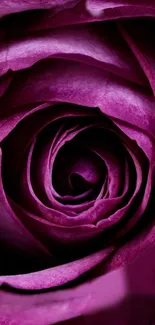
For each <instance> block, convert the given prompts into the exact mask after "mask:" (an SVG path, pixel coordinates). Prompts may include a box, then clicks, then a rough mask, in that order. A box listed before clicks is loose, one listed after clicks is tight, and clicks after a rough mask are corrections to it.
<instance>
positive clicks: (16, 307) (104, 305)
mask: <svg viewBox="0 0 155 325" xmlns="http://www.w3.org/2000/svg"><path fill="white" fill-rule="evenodd" d="M154 251H155V247H154V246H153V247H152V248H150V249H147V251H146V252H145V253H143V254H142V255H141V256H140V257H139V258H138V259H137V261H134V263H132V264H130V265H128V266H126V267H123V268H121V269H118V270H117V271H114V272H111V273H108V274H106V275H102V276H99V277H98V278H95V279H92V280H91V281H90V280H89V281H86V282H85V283H82V284H79V285H76V286H75V285H74V284H72V286H70V288H61V290H56V291H51V292H46V293H40V294H36V293H34V294H32V293H31V294H29V293H27V294H26V295H24V294H23V293H22V294H21V293H20V292H16V293H15V292H13V291H8V290H7V291H5V290H4V289H3V290H2V289H1V292H0V303H1V308H0V323H1V324H2V325H5V324H8V325H20V324H22V325H30V324H38V325H52V324H64V325H84V324H90V325H94V323H96V322H97V323H98V324H101V325H102V324H110V325H115V324H116V320H117V324H119V325H129V324H136V325H149V324H153V323H152V322H153V320H154V319H155V315H154V304H155V284H154V283H155V281H154V280H155V277H154V272H153V270H154V266H155V265H154ZM137 270H139V272H140V273H139V272H137ZM61 322H62V323H61Z"/></svg>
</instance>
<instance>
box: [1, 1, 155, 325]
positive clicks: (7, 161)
mask: <svg viewBox="0 0 155 325" xmlns="http://www.w3.org/2000/svg"><path fill="white" fill-rule="evenodd" d="M144 16H145V17H144ZM154 16H155V4H154V2H153V1H151V0H147V1H144V0H142V1H140V3H139V1H138V0H130V1H127V0H124V1H123V0H122V1H116V0H115V1H111V2H109V1H101V0H96V1H95V0H86V1H83V0H81V1H79V0H78V1H77V0H74V1H73V0H55V1H52V0H46V1H38V0H34V1H29V2H25V1H17V0H16V1H15V0H10V1H8V0H2V1H1V3H0V17H1V20H0V141H1V145H0V167H1V168H0V244H1V261H2V263H1V269H0V270H1V276H0V284H1V285H7V286H9V287H10V288H12V289H10V290H13V288H16V289H18V290H20V289H22V290H31V291H32V290H41V289H51V288H54V289H56V288H57V287H58V286H59V287H60V286H62V285H69V286H71V287H72V290H73V291H72V290H71V291H72V293H73V292H76V287H75V285H77V283H79V281H83V282H84V284H83V285H84V288H85V286H86V288H87V290H89V285H88V284H85V281H86V283H87V281H88V280H90V279H92V278H94V277H95V281H97V285H96V284H94V287H96V288H99V283H100V280H99V279H100V278H99V279H98V276H99V275H100V276H101V284H102V287H103V289H104V288H106V287H105V286H106V284H107V289H106V290H107V292H108V288H109V286H110V282H111V279H112V281H113V282H114V283H115V285H116V282H117V281H116V279H117V278H119V274H120V273H119V272H121V271H114V270H115V269H116V268H119V267H121V266H123V265H124V264H127V263H129V262H131V261H132V260H133V259H134V258H135V257H137V256H139V254H140V252H142V251H143V250H144V249H145V248H147V247H148V246H150V245H151V244H153V242H154V239H155V223H154V212H153V211H154V209H153V204H154V190H155V175H154V171H155V169H154V168H155V99H154V94H155V78H154V74H155V59H154V57H155V50H154V48H155V38H154V34H153V30H154V28H155V21H154V19H153V17H154ZM134 17H135V18H134ZM138 17H141V18H138ZM142 17H143V18H142ZM123 18H128V19H123ZM131 18H132V19H131ZM133 18H134V19H133ZM121 270H122V269H121ZM110 271H114V273H111V272H110ZM109 272H110V273H109ZM134 274H135V273H134ZM82 275H83V276H82ZM81 276H82V277H81ZM134 276H135V275H134ZM95 283H96V282H95ZM118 283H119V282H118ZM118 286H119V285H118ZM92 288H93V285H92V287H91V286H90V290H93V289H92ZM59 290H60V291H58V296H59V295H61V292H62V291H61V289H60V288H59ZM62 290H63V289H62ZM80 290H81V289H80ZM82 290H83V289H82ZM84 290H85V289H84ZM97 290H98V289H97ZM82 292H83V291H82ZM117 292H118V290H117ZM120 292H121V293H120V296H121V298H122V297H124V292H128V291H125V290H124V289H123V290H122V291H121V290H120ZM122 292H123V296H122ZM96 294H97V295H98V291H96ZM112 295H113V294H112ZM2 296H3V293H2ZM11 297H12V296H11ZM53 297H54V296H53ZM56 297H57V294H56ZM73 297H74V293H73ZM75 297H76V293H75ZM9 299H12V298H9ZM53 299H54V298H53ZM56 299H57V298H56ZM66 299H67V298H66ZM68 299H71V296H69V298H68ZM76 299H77V300H76ZM76 299H75V301H73V305H72V304H71V305H69V307H68V308H69V311H68V312H67V314H64V313H62V317H60V318H54V316H52V317H53V318H49V320H47V321H46V323H45V324H48V323H49V324H55V323H57V322H58V321H62V320H65V319H69V318H72V317H75V316H79V315H80V314H83V311H82V307H79V312H77V314H76V315H75V314H74V313H73V314H72V311H71V310H72V308H73V309H74V308H76V307H75V306H76V305H77V304H79V303H80V302H79V298H76ZM81 299H82V298H81ZM2 300H3V299H2ZM58 300H59V299H58ZM73 300H74V299H73ZM86 300H87V299H86ZM4 301H5V298H4ZM66 301H68V300H66ZM18 303H19V302H18V299H17V304H18ZM89 303H90V302H89V299H88V301H86V302H85V304H86V305H87V304H89ZM96 303H97V304H98V302H95V304H96ZM4 304H5V303H4ZM59 304H60V302H58V306H60V308H63V306H61V304H60V305H59ZM91 304H92V306H93V305H94V303H92V301H91V303H90V305H91ZM101 304H102V303H101ZM104 304H105V301H104ZM74 305H75V306H74ZM105 305H106V304H105ZM22 306H23V305H22ZM53 308H58V307H57V304H56V305H55V307H53ZM91 308H93V307H91ZM95 308H96V305H95ZM40 310H42V309H40ZM86 310H87V308H86ZM20 312H21V313H22V311H21V310H20ZM84 312H85V309H84ZM33 313H34V312H33V311H32V314H33ZM54 313H55V312H54V311H53V315H54ZM3 315H4V314H3V313H2V316H3ZM50 315H51V312H50ZM56 315H57V312H56ZM66 315H67V316H66ZM0 316H1V315H0ZM8 317H10V316H8ZM32 317H33V316H32ZM37 317H40V316H37ZM49 317H51V316H49ZM30 319H31V318H30ZM38 319H39V318H37V320H36V318H34V321H33V323H32V324H44V322H43V320H41V318H40V320H38ZM5 320H6V319H5V318H4V321H5ZM39 321H40V323H39ZM87 321H88V322H89V323H90V320H87ZM8 324H12V323H10V320H9V323H8ZM14 324H24V323H21V318H19V319H18V318H17V322H16V323H14ZM25 324H28V323H26V322H25ZM123 324H124V323H123ZM110 325H111V324H110Z"/></svg>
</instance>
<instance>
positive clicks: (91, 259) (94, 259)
mask: <svg viewBox="0 0 155 325" xmlns="http://www.w3.org/2000/svg"><path fill="white" fill-rule="evenodd" d="M112 251H113V248H112V247H109V248H108V249H103V250H102V251H99V252H97V253H94V254H92V255H89V256H87V257H84V258H82V259H80V260H76V261H74V262H71V263H68V264H64V265H60V266H56V267H53V268H51V269H46V270H43V271H39V272H35V273H29V274H22V275H15V276H1V277H0V284H1V285H2V284H8V285H10V286H13V287H15V288H18V289H26V290H41V289H47V288H51V287H55V286H60V285H63V284H65V283H66V282H68V281H71V280H74V279H76V278H77V277H79V276H80V275H81V274H83V273H85V272H86V271H88V270H90V269H91V268H93V267H94V266H96V265H97V264H99V263H100V262H101V261H103V260H106V258H107V257H108V256H109V255H110V254H111V253H112Z"/></svg>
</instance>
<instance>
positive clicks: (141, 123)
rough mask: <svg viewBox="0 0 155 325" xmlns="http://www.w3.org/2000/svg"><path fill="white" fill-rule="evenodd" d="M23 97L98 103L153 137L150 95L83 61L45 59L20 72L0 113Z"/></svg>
mask: <svg viewBox="0 0 155 325" xmlns="http://www.w3.org/2000/svg"><path fill="white" fill-rule="evenodd" d="M62 71H63V74H62ZM17 88H18V93H17V92H16V89H17ZM19 94H20V95H19ZM23 101H24V103H25V104H30V103H34V102H36V101H37V102H43V101H46V102H47V101H51V102H53V101H54V102H56V101H58V102H69V103H74V104H77V105H82V106H86V107H91V108H94V107H95V108H96V107H99V108H100V110H101V111H102V112H103V113H105V114H106V115H108V116H110V117H112V118H117V119H119V120H123V121H124V122H128V123H130V124H131V125H136V126H137V127H139V128H140V129H142V130H143V131H145V132H147V133H148V134H150V135H152V136H153V137H155V129H154V124H155V99H154V97H153V95H152V94H151V93H150V92H148V91H147V90H145V89H141V88H140V87H139V86H135V85H133V84H130V83H128V82H126V81H124V80H122V79H121V78H117V77H115V76H112V75H111V74H109V73H107V72H105V71H102V70H100V69H98V68H94V67H90V66H87V65H86V64H82V63H76V62H68V61H62V60H48V61H46V62H42V63H38V64H36V65H35V66H34V67H33V68H31V69H29V70H25V71H23V72H21V73H19V75H17V78H15V79H14V82H13V83H12V87H10V89H9V91H8V92H7V96H6V97H5V98H3V101H2V103H1V107H2V109H1V111H2V113H3V112H6V110H8V109H9V110H10V111H12V107H11V106H12V105H11V103H13V106H16V107H19V106H21V105H22V103H23ZM114 103H115V109H114ZM122 107H123V108H124V109H123V110H122ZM3 114H4V113H3ZM4 116H5V115H4Z"/></svg>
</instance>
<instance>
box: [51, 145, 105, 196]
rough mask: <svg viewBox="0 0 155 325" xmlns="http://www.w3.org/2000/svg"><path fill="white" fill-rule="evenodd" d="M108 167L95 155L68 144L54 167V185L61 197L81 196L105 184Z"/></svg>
mask: <svg viewBox="0 0 155 325" xmlns="http://www.w3.org/2000/svg"><path fill="white" fill-rule="evenodd" d="M105 172H106V167H105V164H104V162H103V161H102V160H101V159H100V157H98V156H97V155H96V154H95V153H93V152H91V151H90V150H88V149H84V148H79V147H78V146H74V145H73V144H66V145H65V146H63V148H61V149H60V151H59V153H58V155H57V157H56V159H55V162H54V166H53V173H52V183H53V187H54V188H55V190H56V192H57V193H59V194H60V195H62V196H63V195H73V196H76V195H80V194H82V193H85V192H88V191H89V190H93V189H94V188H95V187H96V186H98V185H99V184H101V181H102V183H103V181H104V178H105Z"/></svg>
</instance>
